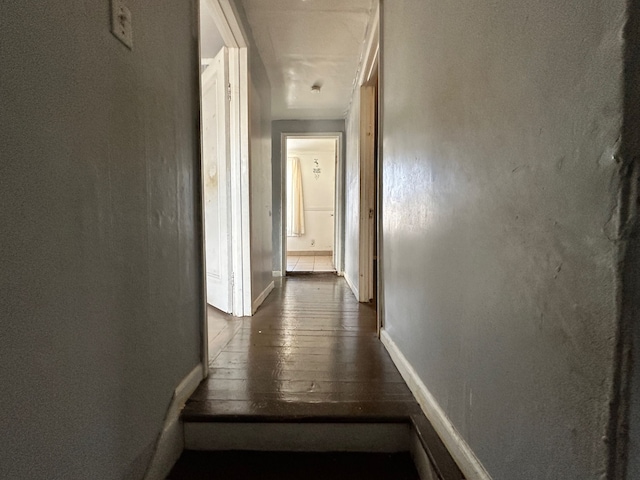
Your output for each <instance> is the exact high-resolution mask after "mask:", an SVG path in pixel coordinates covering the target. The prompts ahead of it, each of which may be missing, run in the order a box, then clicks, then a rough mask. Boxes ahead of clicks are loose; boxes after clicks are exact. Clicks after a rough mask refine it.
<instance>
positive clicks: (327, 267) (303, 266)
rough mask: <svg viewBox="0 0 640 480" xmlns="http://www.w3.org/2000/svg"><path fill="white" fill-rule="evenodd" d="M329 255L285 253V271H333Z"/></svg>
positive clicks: (331, 258) (331, 259)
mask: <svg viewBox="0 0 640 480" xmlns="http://www.w3.org/2000/svg"><path fill="white" fill-rule="evenodd" d="M332 262H333V257H332V256H331V255H316V256H314V255H299V256H298V255H287V272H335V271H336V269H335V268H334V267H333V263H332Z"/></svg>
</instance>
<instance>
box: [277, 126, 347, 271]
mask: <svg viewBox="0 0 640 480" xmlns="http://www.w3.org/2000/svg"><path fill="white" fill-rule="evenodd" d="M329 137H331V138H335V139H337V143H336V156H337V161H336V166H335V168H336V170H335V176H336V179H335V187H334V188H335V197H334V206H333V212H334V213H333V215H334V216H333V254H334V258H335V267H336V273H337V274H338V275H340V276H342V275H344V242H343V239H344V220H343V219H344V171H343V170H344V169H343V164H344V158H343V155H342V148H343V142H344V138H343V133H342V132H302V133H301V132H282V133H281V134H280V152H281V153H280V156H281V159H280V185H281V188H280V191H281V195H280V212H281V217H282V222H281V223H282V225H280V227H281V231H280V238H281V241H280V246H281V252H280V258H281V265H280V271H281V272H282V276H283V277H285V276H286V275H287V138H329Z"/></svg>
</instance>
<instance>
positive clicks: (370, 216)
mask: <svg viewBox="0 0 640 480" xmlns="http://www.w3.org/2000/svg"><path fill="white" fill-rule="evenodd" d="M369 218H373V208H370V209H369Z"/></svg>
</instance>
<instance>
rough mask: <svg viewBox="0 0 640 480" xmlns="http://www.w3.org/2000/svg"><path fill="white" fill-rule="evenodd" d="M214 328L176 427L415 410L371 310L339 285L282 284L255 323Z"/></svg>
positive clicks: (300, 279) (320, 277)
mask: <svg viewBox="0 0 640 480" xmlns="http://www.w3.org/2000/svg"><path fill="white" fill-rule="evenodd" d="M223 320H226V321H228V322H231V323H229V324H228V325H227V328H224V329H223V332H226V334H225V333H221V334H219V335H217V336H216V337H215V338H218V344H217V345H216V342H215V341H211V340H210V375H209V378H207V379H206V380H205V381H204V382H203V383H202V384H201V385H200V386H199V387H198V389H197V390H196V392H195V393H194V394H193V396H192V397H191V399H190V400H189V402H188V403H187V405H186V407H185V409H184V412H183V418H184V419H185V421H192V422H193V421H209V420H212V419H216V420H230V419H232V420H234V421H256V420H259V421H291V420H294V421H325V420H331V421H348V422H354V421H362V422H367V421H377V422H380V421H389V422H392V421H397V420H398V419H406V418H408V417H409V415H412V414H416V413H419V412H420V409H419V407H418V405H417V403H416V402H415V399H414V398H413V396H412V394H411V392H410V391H409V389H408V388H407V386H406V385H405V383H404V381H403V380H402V377H401V376H400V374H399V373H398V371H397V369H396V368H395V366H394V365H393V363H392V361H391V359H390V357H389V355H388V354H387V352H386V350H385V349H384V347H383V345H382V343H381V342H380V340H379V339H378V338H377V336H376V317H375V310H374V309H373V307H371V306H369V305H364V304H360V303H358V302H357V300H356V299H355V298H354V296H353V294H352V292H351V291H350V290H349V287H348V286H347V285H346V282H345V281H344V279H343V278H341V277H337V276H336V275H334V274H315V275H308V276H295V277H286V278H285V279H282V280H279V284H278V285H277V287H276V288H275V289H274V291H273V292H272V293H271V295H270V296H269V297H268V298H267V300H266V301H265V303H264V304H263V305H262V306H261V307H260V309H259V310H258V312H257V313H256V315H255V316H253V317H250V318H245V319H233V318H232V317H227V318H226V319H224V318H223ZM234 322H236V323H234ZM238 322H239V323H238ZM220 335H222V336H220ZM224 335H227V337H225V336H224ZM222 339H224V340H227V343H226V344H224V345H222V343H223V342H222Z"/></svg>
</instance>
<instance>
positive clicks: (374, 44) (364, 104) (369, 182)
mask: <svg viewBox="0 0 640 480" xmlns="http://www.w3.org/2000/svg"><path fill="white" fill-rule="evenodd" d="M380 8H381V6H380V2H377V3H376V10H375V12H374V16H373V19H372V22H371V28H370V30H369V35H368V38H367V42H366V47H365V51H364V56H363V61H362V65H361V68H360V72H359V75H358V83H357V88H358V90H359V91H358V94H359V95H360V111H359V112H358V114H359V131H360V137H359V140H358V141H359V144H360V145H359V146H360V148H359V164H360V211H359V212H358V213H359V220H360V221H359V226H358V228H359V234H358V253H359V256H358V272H359V282H358V301H360V302H368V301H370V300H371V299H372V298H373V295H374V291H375V292H376V294H377V298H376V299H375V300H376V306H377V311H378V315H377V318H378V325H377V327H378V332H379V331H380V328H381V326H382V322H383V315H382V313H383V311H384V309H383V308H382V305H381V300H382V298H383V292H382V290H381V278H382V277H381V274H382V258H381V253H382V248H381V245H382V244H381V242H380V237H381V229H382V222H381V220H382V211H381V208H380V205H381V203H380V198H381V191H382V188H381V186H382V175H381V172H382V161H381V160H382V157H381V155H380V153H381V141H380V135H379V132H380V130H379V128H380V124H379V119H380V117H381V115H380V102H379V92H380V82H381V76H380V68H379V64H380V61H379V57H380ZM376 85H377V88H376ZM372 138H374V139H375V141H374V142H372V141H371V139H372ZM376 155H377V156H378V168H377V170H376V169H375V168H374V156H376ZM376 199H377V200H376ZM374 217H375V218H374ZM375 219H377V226H378V228H377V231H374V230H375V229H374V220H375ZM374 238H375V239H377V242H374ZM375 244H377V249H376V248H375V247H374V245H375ZM374 257H375V258H377V262H376V266H377V281H378V283H377V288H375V289H374V286H373V278H374V275H373V273H374V271H373V260H374Z"/></svg>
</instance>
